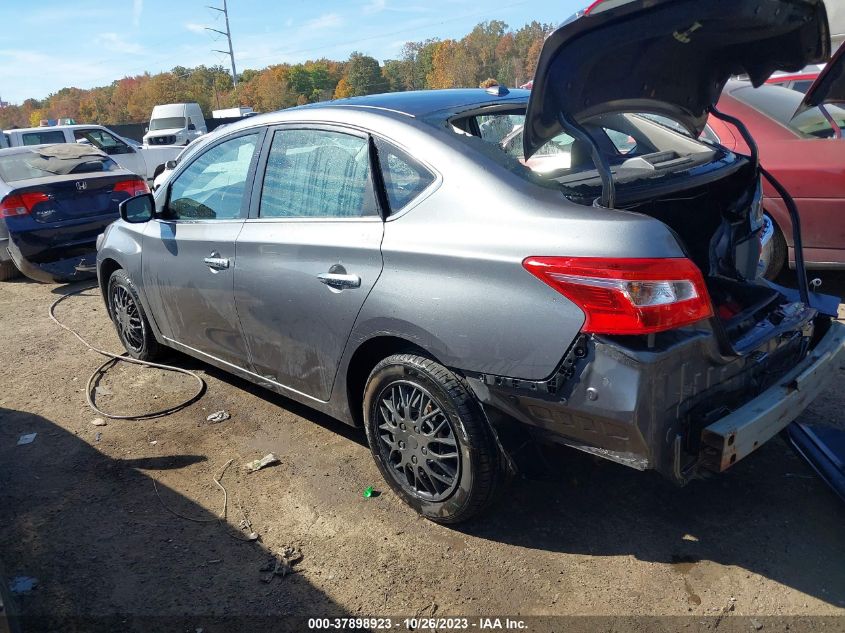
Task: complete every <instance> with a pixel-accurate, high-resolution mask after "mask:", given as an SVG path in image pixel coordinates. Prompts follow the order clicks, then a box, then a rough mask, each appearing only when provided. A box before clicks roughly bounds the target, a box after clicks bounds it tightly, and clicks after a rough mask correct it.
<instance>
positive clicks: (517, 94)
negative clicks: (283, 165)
mask: <svg viewBox="0 0 845 633" xmlns="http://www.w3.org/2000/svg"><path fill="white" fill-rule="evenodd" d="M530 94H531V92H530V91H529V90H522V89H519V88H513V89H510V90H508V92H507V93H506V94H503V95H501V96H500V95H497V94H493V93H491V92H488V91H487V90H485V89H482V88H450V89H444V90H411V91H407V92H387V93H383V94H375V95H366V96H363V97H349V98H346V99H337V100H335V101H323V102H320V103H314V104H309V105H306V106H302V107H303V108H317V107H320V108H325V107H331V108H334V107H359V108H374V109H380V110H389V111H392V112H398V113H400V114H405V115H408V116H412V117H425V116H426V115H429V114H433V113H435V112H441V111H444V110H452V111H455V110H461V109H466V108H469V107H473V106H478V107H481V106H485V105H501V104H502V103H508V102H509V101H515V102H521V101H526V100H527V99H528V96H529V95H530Z"/></svg>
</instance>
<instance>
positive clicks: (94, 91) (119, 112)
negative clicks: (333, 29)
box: [0, 20, 553, 129]
mask: <svg viewBox="0 0 845 633" xmlns="http://www.w3.org/2000/svg"><path fill="white" fill-rule="evenodd" d="M552 29H553V27H552V25H550V24H542V23H540V22H531V23H530V24H526V25H525V26H523V27H521V28H519V29H516V30H511V29H509V28H508V25H507V24H505V23H504V22H502V21H499V20H492V21H489V22H481V23H480V24H478V25H476V26H475V28H473V29H472V31H470V32H469V33H468V34H467V35H465V36H464V37H463V38H461V39H460V40H452V39H446V40H441V39H430V40H425V41H422V42H407V43H406V44H405V45H404V46H403V47H402V50H401V53H400V55H399V58H398V59H388V60H385V61H384V63H383V64H380V63H379V61H378V60H376V59H375V58H373V57H370V56H369V55H365V54H363V53H359V52H354V53H352V54H351V55H350V56H349V59H347V60H345V61H335V60H330V59H317V60H314V61H307V62H304V63H301V64H287V63H282V64H273V65H270V66H267V67H266V68H263V69H261V70H252V69H248V70H245V71H244V72H243V73H241V74H240V75H239V76H238V80H239V81H238V85H237V87H235V86H233V83H232V77H231V75H230V74H229V72H228V71H227V70H226V69H225V68H223V67H222V66H210V67H209V66H197V67H196V68H185V67H182V66H177V67H175V68H173V69H172V70H170V71H169V72H163V73H157V74H150V73H144V74H142V75H136V76H134V77H124V78H123V79H119V80H117V81H114V82H112V84H111V85H108V86H101V87H97V88H91V89H87V90H83V89H80V88H62V89H61V90H59V91H58V92H56V93H54V94H51V95H50V96H48V97H47V98H45V99H42V100H39V99H27V100H25V101H24V102H23V103H21V104H20V105H9V106H6V107H4V108H0V129H8V128H12V127H26V126H37V125H38V124H39V122H40V121H41V120H42V119H58V118H71V119H74V120H75V121H77V122H84V123H100V124H103V125H109V124H118V123H141V122H144V121H147V120H148V119H149V116H150V113H151V111H152V109H153V106H154V105H157V104H161V103H180V102H192V101H195V102H197V103H199V104H200V106H201V107H202V110H203V112H204V113H205V115H206V116H211V111H212V110H215V109H219V108H228V107H235V106H249V107H252V108H253V109H255V110H256V111H257V112H270V111H273V110H279V109H282V108H288V107H291V106H295V105H302V104H305V103H312V102H315V101H324V100H328V99H338V98H343V97H350V96H357V95H365V94H375V93H379V92H395V91H402V90H420V89H424V88H459V87H477V86H479V85H480V84H481V83H482V82H485V81H488V80H491V79H492V80H495V81H497V82H499V83H501V84H503V85H506V86H518V85H520V84H523V83H525V82H526V81H528V80H529V79H531V78H532V77H533V75H534V68H535V66H536V64H537V58H538V57H539V55H540V50H541V48H542V46H543V41H544V39H545V37H546V35H547V34H548V33H550V32H551V30H552ZM488 83H490V82H489V81H488Z"/></svg>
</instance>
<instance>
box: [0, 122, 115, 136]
mask: <svg viewBox="0 0 845 633" xmlns="http://www.w3.org/2000/svg"><path fill="white" fill-rule="evenodd" d="M92 127H98V128H101V127H103V126H102V125H100V124H98V123H74V124H73V125H40V126H38V127H16V128H11V129H8V130H3V132H4V133H6V134H8V133H9V132H44V131H50V130H78V129H79V128H92Z"/></svg>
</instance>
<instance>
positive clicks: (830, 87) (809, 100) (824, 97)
mask: <svg viewBox="0 0 845 633" xmlns="http://www.w3.org/2000/svg"><path fill="white" fill-rule="evenodd" d="M828 103H830V104H837V105H841V104H843V103H845V46H843V47H842V48H840V49H839V50H838V51H837V52H836V54H835V55H834V56H833V59H831V60H830V63H829V64H827V65H826V66H825V68H824V70H823V71H822V72H821V74H819V76H818V78H817V79H816V81H815V82H814V83H813V85H812V86H810V89H809V90H808V91H807V94H806V95H805V96H804V100H803V101H802V102H801V105H800V106H798V110H797V111H796V112H795V116H798V115H799V114H801V113H802V112H804V111H806V110H809V109H810V108H814V107H816V106H820V105H824V104H828Z"/></svg>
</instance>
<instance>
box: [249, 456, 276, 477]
mask: <svg viewBox="0 0 845 633" xmlns="http://www.w3.org/2000/svg"><path fill="white" fill-rule="evenodd" d="M280 462H281V460H280V459H279V458H278V457H276V454H275V453H270V454H268V455H265V456H264V457H262V458H261V459H255V460H253V461H251V462H249V463H248V464H245V465H244V468H246V469H247V470H248V471H249V472H251V473H254V472H255V471H257V470H261V469H262V468H266V467H267V466H272V465H273V464H279V463H280Z"/></svg>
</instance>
